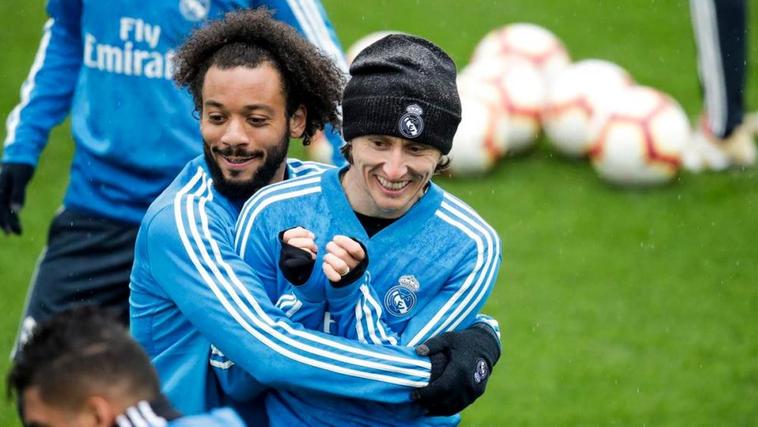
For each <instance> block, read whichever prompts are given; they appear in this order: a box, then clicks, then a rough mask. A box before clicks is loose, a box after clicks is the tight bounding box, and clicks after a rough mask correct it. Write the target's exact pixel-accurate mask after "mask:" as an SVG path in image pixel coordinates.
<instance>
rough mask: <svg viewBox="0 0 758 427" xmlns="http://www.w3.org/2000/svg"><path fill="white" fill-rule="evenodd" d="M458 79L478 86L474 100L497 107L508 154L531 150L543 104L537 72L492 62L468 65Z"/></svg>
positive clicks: (528, 67)
mask: <svg viewBox="0 0 758 427" xmlns="http://www.w3.org/2000/svg"><path fill="white" fill-rule="evenodd" d="M461 75H462V76H463V79H464V80H469V81H474V82H478V85H474V87H475V90H474V91H473V92H474V94H475V95H476V96H479V97H485V98H490V99H493V102H495V103H496V104H498V105H499V108H498V109H497V110H498V111H499V113H500V114H501V115H503V117H502V119H503V120H505V122H506V126H504V127H503V128H502V130H503V131H505V135H504V138H503V139H504V142H505V145H506V146H507V152H508V154H518V153H522V152H524V151H526V150H528V149H529V148H531V147H532V146H533V145H534V142H535V141H536V139H537V136H538V135H539V133H540V115H541V112H542V109H543V107H544V104H545V91H546V90H545V83H544V80H543V79H542V77H541V75H540V73H539V71H538V70H537V69H536V68H535V67H534V66H532V65H531V64H529V63H528V62H523V61H518V60H508V59H503V58H493V59H489V60H481V61H477V62H474V63H472V64H471V65H469V66H468V67H466V68H465V69H464V70H463V71H462V72H461ZM504 151H505V150H504Z"/></svg>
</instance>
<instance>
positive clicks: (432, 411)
mask: <svg viewBox="0 0 758 427" xmlns="http://www.w3.org/2000/svg"><path fill="white" fill-rule="evenodd" d="M487 328H489V327H488V326H486V325H474V326H472V327H470V328H468V329H466V330H463V331H460V332H445V333H444V334H442V335H438V336H436V337H434V338H432V339H430V340H428V341H427V342H425V343H424V344H421V345H420V346H418V347H416V353H417V354H418V355H420V356H429V358H430V359H431V361H432V375H431V378H430V381H429V385H427V386H426V387H424V388H420V389H417V390H414V391H413V393H412V394H411V398H412V399H413V400H414V401H416V402H417V403H419V404H420V405H421V406H422V407H424V408H425V409H426V410H427V415H428V416H443V415H444V416H448V415H454V414H457V413H458V412H460V411H462V410H463V409H464V408H466V407H467V406H468V405H470V404H471V403H473V402H474V400H476V399H477V398H478V397H479V396H481V395H482V394H483V393H484V389H485V387H486V386H487V379H489V376H490V373H491V372H492V367H493V366H495V363H497V360H498V359H499V358H500V343H499V341H498V340H497V337H496V336H495V333H494V332H493V331H492V330H487Z"/></svg>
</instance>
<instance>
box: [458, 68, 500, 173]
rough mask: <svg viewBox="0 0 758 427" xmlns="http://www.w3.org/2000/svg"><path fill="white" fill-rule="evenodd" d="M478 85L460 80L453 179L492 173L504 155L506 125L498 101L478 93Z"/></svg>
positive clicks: (460, 78)
mask: <svg viewBox="0 0 758 427" xmlns="http://www.w3.org/2000/svg"><path fill="white" fill-rule="evenodd" d="M478 90H479V89H478V88H477V82H474V81H467V79H464V78H462V77H459V79H458V92H459V94H460V96H461V110H462V114H461V116H462V118H461V123H460V125H458V130H457V131H456V133H455V136H454V137H453V147H452V148H451V150H450V153H449V154H448V157H450V172H451V173H452V175H454V176H475V175H482V174H484V173H486V172H488V171H490V170H491V169H492V168H493V166H494V165H495V163H497V160H498V159H499V158H500V157H501V156H502V155H503V154H504V152H505V140H504V135H505V132H504V130H503V127H504V126H506V124H505V122H504V121H503V117H502V114H501V113H500V112H499V111H498V109H499V106H498V104H497V101H496V100H493V99H488V98H486V97H483V96H479V95H477V94H476V91H478Z"/></svg>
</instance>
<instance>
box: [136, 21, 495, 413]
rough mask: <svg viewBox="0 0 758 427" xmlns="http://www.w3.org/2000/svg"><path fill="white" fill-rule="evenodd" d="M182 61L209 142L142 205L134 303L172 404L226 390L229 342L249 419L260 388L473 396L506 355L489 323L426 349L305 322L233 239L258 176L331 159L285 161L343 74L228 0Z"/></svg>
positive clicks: (205, 402) (330, 112)
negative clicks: (232, 9)
mask: <svg viewBox="0 0 758 427" xmlns="http://www.w3.org/2000/svg"><path fill="white" fill-rule="evenodd" d="M176 60H177V70H176V80H177V82H178V83H179V84H180V85H182V86H186V87H188V88H189V90H190V92H191V93H192V96H193V98H194V100H195V105H196V107H197V110H198V112H199V115H200V128H201V133H202V136H203V147H204V155H202V156H200V157H198V158H196V159H195V160H193V161H191V162H190V163H188V164H187V166H186V167H185V168H184V170H183V171H182V172H181V173H180V174H179V176H177V178H176V179H175V180H174V182H173V183H172V184H171V185H170V186H169V187H168V188H167V189H166V190H165V191H164V192H163V194H161V196H159V197H158V199H157V200H156V201H155V202H154V203H153V204H152V205H151V206H150V208H149V209H148V212H147V215H146V216H145V218H144V220H143V222H142V225H141V227H140V231H139V234H138V237H137V245H136V248H135V262H134V266H133V270H132V276H131V298H130V303H131V327H132V333H133V335H134V336H135V338H136V339H137V340H138V341H139V342H140V343H141V344H142V345H143V346H144V347H145V349H146V350H147V353H148V354H149V355H150V357H151V358H152V360H153V363H154V364H155V366H156V368H157V371H158V374H159V375H160V377H161V381H162V384H163V390H164V392H165V393H166V394H167V396H168V397H169V399H171V400H172V402H173V403H174V404H175V405H176V406H177V408H178V409H180V410H181V411H182V412H184V413H189V414H192V413H199V412H205V411H207V410H208V409H209V408H212V407H216V406H219V405H221V404H225V403H229V402H227V401H225V399H226V397H225V396H224V395H222V394H221V393H219V390H218V385H219V383H218V378H217V377H216V375H215V373H214V372H213V371H212V370H211V364H214V365H215V364H217V363H216V362H218V358H216V357H215V356H218V353H221V352H222V353H223V354H225V355H226V356H228V357H229V359H231V360H234V361H235V362H237V364H238V366H239V367H240V368H241V369H243V370H244V371H246V372H247V373H249V374H250V375H251V376H252V378H253V379H254V380H255V381H245V382H243V383H240V384H239V387H240V390H244V391H245V393H244V394H240V393H235V396H237V397H238V398H239V399H240V400H243V398H244V399H245V400H247V399H250V400H249V401H248V402H247V403H246V404H245V405H236V406H237V407H238V409H241V410H244V412H248V413H247V414H246V415H245V417H246V419H247V420H248V421H250V422H251V423H255V424H254V425H258V424H261V423H263V422H265V421H264V420H262V419H261V417H263V416H265V412H264V410H263V406H262V399H261V398H260V393H261V392H262V391H263V390H264V389H265V387H275V388H277V389H298V390H304V391H308V390H310V391H314V392H318V393H327V394H334V395H338V396H344V397H349V398H360V399H366V400H372V401H376V402H381V403H391V404H397V403H409V402H411V400H412V397H411V396H415V398H416V400H418V401H419V402H420V404H421V405H423V406H424V407H429V406H431V405H439V404H440V403H441V402H442V403H443V404H447V405H449V406H450V407H454V408H455V409H457V410H460V409H462V408H463V407H465V406H466V405H467V404H469V403H471V402H472V401H473V399H475V398H476V397H477V396H479V395H480V394H481V393H482V392H483V390H484V385H485V384H484V383H483V382H479V383H474V382H473V381H471V380H470V377H471V376H472V375H473V371H474V369H475V366H476V361H477V360H478V359H477V357H480V356H479V355H480V354H483V353H486V354H493V353H495V352H497V353H498V354H499V341H498V337H497V335H496V330H495V329H493V328H492V327H490V326H486V325H485V326H484V327H472V328H469V330H466V331H461V332H459V333H457V335H455V337H456V340H455V341H454V342H453V341H452V340H451V341H443V342H436V343H435V344H434V345H428V346H427V347H423V346H422V349H421V350H420V351H421V353H425V354H426V355H424V356H419V355H417V354H416V352H415V351H414V349H413V348H409V347H399V346H398V347H393V346H377V345H371V344H365V343H360V342H358V341H355V340H350V339H347V338H341V337H334V336H331V335H329V334H326V333H321V332H318V331H313V330H308V329H306V328H305V327H304V326H303V325H300V324H298V323H294V322H292V321H290V319H289V318H288V317H287V316H286V315H285V313H284V312H283V311H282V310H281V309H279V308H278V307H276V305H275V304H274V303H273V302H272V301H271V299H272V298H273V297H274V296H273V295H269V294H268V293H267V292H266V288H265V287H264V286H263V284H262V283H261V282H260V279H259V278H258V276H257V275H256V273H255V272H254V271H253V269H252V268H251V267H250V266H249V265H247V264H246V263H245V262H244V261H243V260H242V259H241V258H240V257H239V255H238V254H237V253H236V252H235V250H234V246H235V242H234V233H235V231H234V228H235V223H236V220H237V217H238V215H239V212H240V209H241V207H242V205H243V204H244V202H245V200H246V199H247V197H248V196H250V195H251V194H253V193H255V192H256V191H257V190H259V189H260V187H261V186H262V185H263V184H266V183H269V182H278V181H282V180H287V179H289V178H294V177H298V176H302V175H305V174H307V173H312V172H318V171H323V170H324V166H323V165H318V164H313V163H304V162H300V161H297V160H286V151H287V142H288V139H289V138H290V137H293V138H299V137H305V138H307V137H309V136H310V135H312V134H313V132H314V131H316V129H319V128H321V127H323V126H324V125H325V124H326V123H332V124H337V121H338V102H339V101H340V99H341V90H342V84H343V82H342V75H341V74H340V73H339V71H338V70H337V69H336V68H335V67H334V65H333V64H332V63H331V62H330V61H329V60H328V59H327V58H326V57H324V56H323V55H322V54H321V53H320V52H319V50H318V49H317V48H315V47H314V46H313V45H311V44H309V43H307V42H305V41H304V40H302V39H301V38H300V37H299V36H298V35H297V33H295V32H294V31H293V30H292V29H291V28H289V27H287V26H285V25H283V24H281V23H277V22H276V21H274V20H272V19H271V17H270V16H269V15H268V14H267V13H266V12H264V11H245V12H236V13H231V14H228V15H227V16H226V17H225V18H224V19H223V20H220V21H216V22H213V23H211V24H210V25H208V26H207V27H204V28H202V29H200V30H198V31H196V32H195V33H193V35H192V36H191V37H190V38H189V39H188V40H187V42H186V43H185V44H184V45H183V46H182V47H181V48H180V50H179V51H178V53H177V56H176ZM285 185H286V183H285ZM482 331H485V332H484V333H482ZM211 344H213V345H215V346H216V347H217V348H218V350H216V349H214V350H211ZM430 348H431V349H433V350H434V353H435V354H431V353H432V352H431V351H430ZM209 357H210V364H209ZM432 372H434V373H435V381H434V382H431V383H430V378H431V377H432ZM232 386H234V385H232ZM240 396H241V397H240ZM232 403H234V402H232Z"/></svg>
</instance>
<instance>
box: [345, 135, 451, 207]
mask: <svg viewBox="0 0 758 427" xmlns="http://www.w3.org/2000/svg"><path fill="white" fill-rule="evenodd" d="M351 144H352V153H351V154H352V164H351V166H350V168H349V169H348V170H347V172H346V173H345V176H344V177H343V181H342V185H343V187H344V188H345V193H346V194H347V197H348V200H349V201H350V204H351V205H352V207H353V209H354V210H356V211H358V212H360V213H362V214H364V215H368V216H373V217H377V218H399V217H400V216H402V215H403V214H405V213H406V212H408V210H409V209H410V208H411V206H413V204H414V203H416V201H418V199H420V198H421V196H422V195H423V194H424V188H425V187H426V184H427V183H429V180H430V179H431V178H432V175H434V169H435V167H436V166H437V164H438V163H439V161H440V158H441V156H442V153H441V152H440V151H439V150H438V149H436V148H434V147H431V146H429V145H425V144H419V143H417V142H412V141H409V140H407V139H402V138H397V137H394V136H385V135H368V136H360V137H358V138H355V139H353V140H352V141H351Z"/></svg>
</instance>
